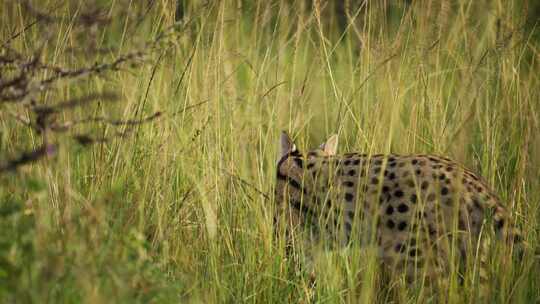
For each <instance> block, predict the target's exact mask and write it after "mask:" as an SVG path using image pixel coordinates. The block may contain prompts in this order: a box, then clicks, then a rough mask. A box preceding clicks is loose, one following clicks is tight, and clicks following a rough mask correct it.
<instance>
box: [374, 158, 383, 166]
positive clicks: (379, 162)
mask: <svg viewBox="0 0 540 304" xmlns="http://www.w3.org/2000/svg"><path fill="white" fill-rule="evenodd" d="M374 164H375V166H380V165H382V160H380V159H377V160H376V161H375V162H374Z"/></svg>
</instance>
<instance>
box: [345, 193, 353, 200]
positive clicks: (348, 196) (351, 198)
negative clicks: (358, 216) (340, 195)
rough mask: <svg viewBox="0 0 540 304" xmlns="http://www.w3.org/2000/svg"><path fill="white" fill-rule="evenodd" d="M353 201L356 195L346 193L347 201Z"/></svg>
mask: <svg viewBox="0 0 540 304" xmlns="http://www.w3.org/2000/svg"><path fill="white" fill-rule="evenodd" d="M353 199H354V195H353V194H352V193H348V192H347V193H345V200H347V201H348V202H352V200H353Z"/></svg>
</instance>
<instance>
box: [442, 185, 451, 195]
mask: <svg viewBox="0 0 540 304" xmlns="http://www.w3.org/2000/svg"><path fill="white" fill-rule="evenodd" d="M448 192H449V190H448V188H446V187H442V189H441V194H442V195H447V194H448Z"/></svg>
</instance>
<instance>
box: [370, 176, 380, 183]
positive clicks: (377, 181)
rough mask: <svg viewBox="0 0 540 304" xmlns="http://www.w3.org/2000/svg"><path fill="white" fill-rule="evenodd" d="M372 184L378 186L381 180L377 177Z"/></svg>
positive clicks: (372, 180)
mask: <svg viewBox="0 0 540 304" xmlns="http://www.w3.org/2000/svg"><path fill="white" fill-rule="evenodd" d="M371 183H372V184H373V185H376V184H378V183H379V179H378V178H376V177H374V178H372V179H371Z"/></svg>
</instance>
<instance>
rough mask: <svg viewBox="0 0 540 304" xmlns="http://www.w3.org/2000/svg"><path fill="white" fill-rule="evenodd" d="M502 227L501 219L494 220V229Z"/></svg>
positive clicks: (502, 221)
mask: <svg viewBox="0 0 540 304" xmlns="http://www.w3.org/2000/svg"><path fill="white" fill-rule="evenodd" d="M502 227H504V220H503V219H500V220H498V221H495V229H497V230H501V229H502Z"/></svg>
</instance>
